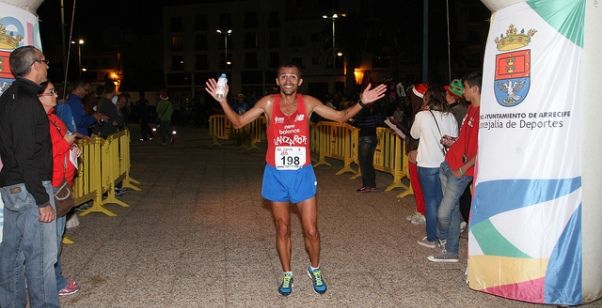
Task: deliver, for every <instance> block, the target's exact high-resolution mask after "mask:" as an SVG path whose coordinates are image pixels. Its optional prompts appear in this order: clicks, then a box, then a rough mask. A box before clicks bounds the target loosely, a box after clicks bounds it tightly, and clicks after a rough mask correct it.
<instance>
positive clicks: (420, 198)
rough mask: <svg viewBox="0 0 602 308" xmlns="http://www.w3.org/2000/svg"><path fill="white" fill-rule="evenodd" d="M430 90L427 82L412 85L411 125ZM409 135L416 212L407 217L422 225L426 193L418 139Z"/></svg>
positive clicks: (410, 167) (409, 166) (409, 169)
mask: <svg viewBox="0 0 602 308" xmlns="http://www.w3.org/2000/svg"><path fill="white" fill-rule="evenodd" d="M427 90H428V85H427V84H426V83H419V84H415V85H413V86H412V91H409V92H410V95H409V96H410V104H411V105H412V115H411V117H410V123H409V124H410V127H411V126H412V124H413V123H414V117H415V116H416V114H417V113H418V112H420V110H422V105H423V98H424V93H426V91H427ZM406 135H408V137H407V138H406V152H407V155H408V172H409V178H410V185H411V186H412V191H414V198H415V200H416V212H414V214H412V215H409V216H408V217H407V218H406V219H407V220H409V221H410V222H411V223H412V224H415V225H422V224H425V223H426V218H425V216H424V212H425V207H424V195H423V193H422V187H421V185H420V180H419V179H418V165H417V164H416V155H418V140H417V139H414V138H412V136H410V134H409V133H408V134H406Z"/></svg>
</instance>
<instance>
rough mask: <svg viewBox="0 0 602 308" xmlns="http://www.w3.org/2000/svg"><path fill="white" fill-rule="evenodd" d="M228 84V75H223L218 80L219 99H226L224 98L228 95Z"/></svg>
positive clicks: (216, 91)
mask: <svg viewBox="0 0 602 308" xmlns="http://www.w3.org/2000/svg"><path fill="white" fill-rule="evenodd" d="M227 84H228V78H227V77H226V74H222V75H221V76H219V79H218V80H217V88H216V89H215V94H216V95H217V98H219V99H222V98H224V96H225V95H226V85H227Z"/></svg>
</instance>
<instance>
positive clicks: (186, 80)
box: [167, 73, 191, 86]
mask: <svg viewBox="0 0 602 308" xmlns="http://www.w3.org/2000/svg"><path fill="white" fill-rule="evenodd" d="M190 77H191V76H190V74H189V73H175V74H174V73H172V74H167V84H169V85H172V86H175V85H189V84H190V83H191V80H190Z"/></svg>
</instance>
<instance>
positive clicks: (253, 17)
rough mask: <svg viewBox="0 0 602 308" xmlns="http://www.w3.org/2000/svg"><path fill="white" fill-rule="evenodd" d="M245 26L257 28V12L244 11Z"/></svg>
mask: <svg viewBox="0 0 602 308" xmlns="http://www.w3.org/2000/svg"><path fill="white" fill-rule="evenodd" d="M244 25H245V28H257V25H258V22H257V13H255V12H247V13H245V24H244Z"/></svg>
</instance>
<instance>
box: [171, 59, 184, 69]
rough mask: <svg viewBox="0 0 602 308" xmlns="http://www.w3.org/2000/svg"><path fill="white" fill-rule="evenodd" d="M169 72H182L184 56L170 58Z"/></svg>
mask: <svg viewBox="0 0 602 308" xmlns="http://www.w3.org/2000/svg"><path fill="white" fill-rule="evenodd" d="M171 70H172V71H183V70H184V56H172V57H171Z"/></svg>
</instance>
